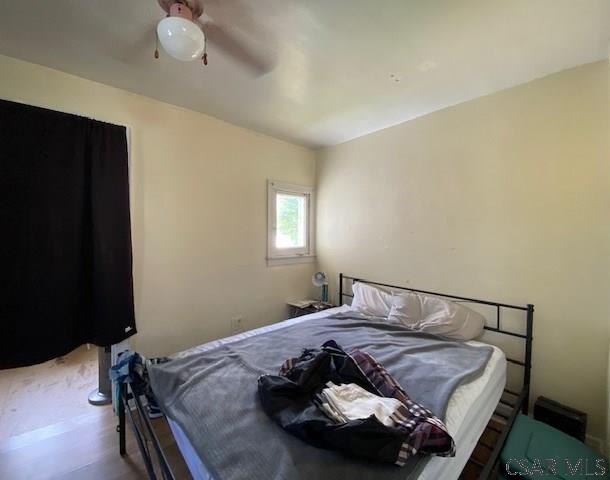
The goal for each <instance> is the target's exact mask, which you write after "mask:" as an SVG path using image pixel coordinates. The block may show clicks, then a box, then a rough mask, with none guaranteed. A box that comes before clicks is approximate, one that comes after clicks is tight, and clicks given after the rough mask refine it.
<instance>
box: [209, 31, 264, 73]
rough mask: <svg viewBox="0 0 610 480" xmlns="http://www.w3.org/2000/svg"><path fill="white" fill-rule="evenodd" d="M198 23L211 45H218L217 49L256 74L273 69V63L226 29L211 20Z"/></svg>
mask: <svg viewBox="0 0 610 480" xmlns="http://www.w3.org/2000/svg"><path fill="white" fill-rule="evenodd" d="M200 25H201V27H202V28H203V31H204V33H205V36H206V39H207V40H208V41H209V42H210V44H211V45H213V46H215V47H218V49H220V50H222V51H223V52H224V53H226V54H227V55H229V56H231V57H233V58H234V59H235V60H237V61H238V62H240V63H241V64H243V65H244V66H246V67H248V69H250V70H251V71H252V72H254V73H255V74H256V75H263V74H265V73H267V72H269V71H270V70H272V69H273V63H272V62H271V61H270V60H268V59H266V58H265V57H264V56H263V55H261V54H257V53H255V52H254V51H253V50H252V49H251V48H249V47H248V46H247V45H246V44H245V43H244V42H242V41H241V40H240V39H239V38H237V37H236V36H235V35H234V34H233V33H230V32H229V31H228V30H227V29H225V28H223V27H221V26H220V25H218V24H216V23H212V22H207V23H205V24H200Z"/></svg>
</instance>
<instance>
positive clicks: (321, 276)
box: [311, 272, 328, 287]
mask: <svg viewBox="0 0 610 480" xmlns="http://www.w3.org/2000/svg"><path fill="white" fill-rule="evenodd" d="M311 282H312V283H313V284H314V285H315V286H316V287H321V286H323V285H328V278H327V277H326V273H324V272H316V273H314V274H313V276H312V277H311Z"/></svg>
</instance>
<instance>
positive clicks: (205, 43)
mask: <svg viewBox="0 0 610 480" xmlns="http://www.w3.org/2000/svg"><path fill="white" fill-rule="evenodd" d="M204 35H205V33H204ZM201 60H203V64H204V65H207V64H208V39H207V38H206V37H204V41H203V57H201Z"/></svg>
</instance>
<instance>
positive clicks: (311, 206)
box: [267, 180, 315, 266]
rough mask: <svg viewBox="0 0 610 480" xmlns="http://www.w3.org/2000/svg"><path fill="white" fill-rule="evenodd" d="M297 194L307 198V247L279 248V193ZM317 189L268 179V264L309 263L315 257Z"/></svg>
mask: <svg viewBox="0 0 610 480" xmlns="http://www.w3.org/2000/svg"><path fill="white" fill-rule="evenodd" d="M278 194H286V195H295V196H303V197H305V198H306V202H305V209H306V217H307V218H306V219H305V228H306V230H307V231H306V232H305V247H302V248H277V247H276V246H275V239H276V232H277V224H276V222H277V195H278ZM314 220H315V189H314V188H313V187H307V186H304V185H295V184H293V183H286V182H278V181H276V180H267V265H268V266H273V265H287V264H291V263H308V262H313V261H314V259H315V232H314V225H315V221H314Z"/></svg>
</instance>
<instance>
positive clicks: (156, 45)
mask: <svg viewBox="0 0 610 480" xmlns="http://www.w3.org/2000/svg"><path fill="white" fill-rule="evenodd" d="M155 58H156V59H159V34H158V33H157V30H156V29H155Z"/></svg>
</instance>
